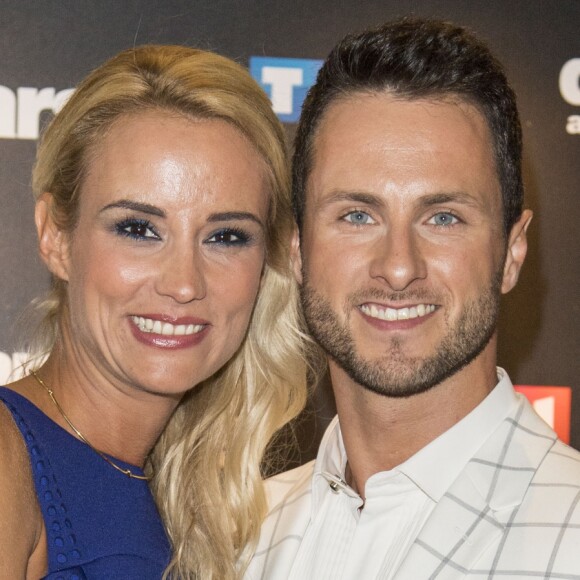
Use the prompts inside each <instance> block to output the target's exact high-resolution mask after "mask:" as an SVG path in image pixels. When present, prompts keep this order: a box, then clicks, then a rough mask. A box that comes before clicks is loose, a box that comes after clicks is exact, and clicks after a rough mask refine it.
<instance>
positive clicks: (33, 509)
mask: <svg viewBox="0 0 580 580" xmlns="http://www.w3.org/2000/svg"><path fill="white" fill-rule="evenodd" d="M43 534H44V526H43V521H42V514H41V512H40V508H39V506H38V501H37V499H36V493H35V489H34V481H33V479H32V473H31V469H30V461H29V458H28V452H27V450H26V445H25V443H24V440H23V438H22V435H21V433H20V431H19V429H18V427H17V426H16V424H15V423H14V420H13V418H12V414H11V413H10V411H9V410H8V409H7V408H6V407H5V406H4V405H3V404H2V403H0V577H1V578H27V577H31V570H30V567H31V563H32V564H33V563H34V561H36V560H37V559H38V556H37V555H38V553H39V551H40V552H43V551H44V550H45V548H44V546H40V540H41V537H42V536H43ZM39 548H40V550H39ZM41 567H42V566H41Z"/></svg>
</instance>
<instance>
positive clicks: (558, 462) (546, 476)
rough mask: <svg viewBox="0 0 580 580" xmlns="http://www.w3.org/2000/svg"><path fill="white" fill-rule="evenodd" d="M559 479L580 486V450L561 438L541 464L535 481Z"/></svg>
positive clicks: (563, 482) (558, 480)
mask: <svg viewBox="0 0 580 580" xmlns="http://www.w3.org/2000/svg"><path fill="white" fill-rule="evenodd" d="M542 480H546V481H545V483H548V482H550V481H557V482H558V483H559V484H563V485H566V484H567V485H573V486H576V487H578V488H580V452H579V451H577V450H576V449H573V448H572V447H570V446H569V445H566V444H565V443H563V442H562V441H560V440H559V439H558V440H556V441H555V442H554V445H553V446H552V447H551V449H550V450H549V451H548V453H547V454H546V457H545V458H544V461H543V462H542V464H541V465H540V466H539V468H538V471H537V474H536V477H535V478H534V482H535V483H541V482H542Z"/></svg>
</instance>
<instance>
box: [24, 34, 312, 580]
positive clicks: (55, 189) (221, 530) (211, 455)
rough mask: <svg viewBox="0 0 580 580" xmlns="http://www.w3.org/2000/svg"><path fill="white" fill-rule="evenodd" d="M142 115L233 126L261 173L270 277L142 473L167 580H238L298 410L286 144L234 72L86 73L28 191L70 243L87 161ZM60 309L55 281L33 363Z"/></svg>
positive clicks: (176, 51)
mask: <svg viewBox="0 0 580 580" xmlns="http://www.w3.org/2000/svg"><path fill="white" fill-rule="evenodd" d="M151 109H153V110H155V109H158V110H163V111H169V112H173V113H177V114H181V115H184V116H186V117H188V118H194V119H220V120H225V121H226V122H228V123H231V124H232V125H233V126H235V127H236V128H237V129H238V130H239V131H241V132H242V133H243V134H244V135H245V137H246V138H247V140H248V141H249V142H250V143H251V144H252V145H253V147H254V148H255V149H256V151H257V152H258V153H259V154H260V156H261V157H262V158H263V160H264V161H265V164H266V166H267V172H268V179H269V184H270V192H271V198H270V207H269V218H268V224H267V228H266V230H267V232H266V240H267V242H266V245H267V251H266V264H265V267H264V272H263V278H262V283H261V289H260V292H259V295H258V298H257V302H256V305H255V307H254V311H253V314H252V318H251V321H250V327H249V329H248V332H247V335H246V337H245V339H244V341H243V343H242V345H241V346H240V348H239V350H238V351H237V353H236V354H235V355H234V357H233V358H232V359H231V360H230V361H229V362H228V363H227V364H226V365H225V366H224V367H223V368H222V369H220V370H219V371H218V372H217V374H215V375H214V376H213V377H211V378H210V379H208V380H206V381H205V382H204V383H203V384H201V385H198V386H197V387H196V388H194V389H192V390H191V391H190V392H189V393H188V394H187V395H186V396H185V397H184V399H183V400H182V402H181V403H180V405H179V406H178V408H177V409H176V411H175V413H174V414H173V416H172V418H171V420H170V421H169V423H168V425H167V427H166V429H165V430H164V432H163V434H162V435H161V437H160V439H159V441H158V442H157V443H156V445H155V447H154V449H153V451H152V453H151V455H150V457H149V460H148V463H147V465H146V470H147V471H148V472H149V473H151V474H154V476H153V479H152V481H151V488H152V491H153V493H154V496H155V498H156V501H157V504H158V506H159V509H160V511H161V514H162V516H163V519H164V521H165V524H166V527H167V530H168V534H169V537H170V540H171V543H172V546H173V550H174V552H173V559H172V560H171V563H170V565H169V568H168V570H167V572H166V575H167V576H171V577H175V578H203V579H204V580H205V579H210V578H213V579H219V580H226V579H230V578H236V577H238V576H240V575H241V573H242V572H243V570H244V568H245V566H246V565H247V563H248V561H249V558H250V556H251V554H252V551H253V549H254V547H255V544H256V541H257V537H258V534H259V529H260V524H261V521H262V519H263V516H264V515H265V513H266V500H265V494H264V490H263V485H262V477H261V471H260V465H261V462H262V460H263V457H264V452H265V449H266V447H267V445H268V442H269V441H270V440H271V439H272V437H273V436H274V434H275V433H276V432H277V431H278V430H279V429H280V428H281V427H282V426H283V425H284V424H286V423H287V422H288V421H289V420H291V419H292V418H294V417H295V416H296V415H297V414H298V412H299V411H300V410H301V409H302V408H303V406H304V403H305V398H306V381H305V375H306V372H305V362H304V361H305V358H306V357H305V355H304V352H303V348H304V347H303V344H304V343H303V337H302V334H301V332H300V324H299V313H298V308H297V289H296V285H295V283H294V280H293V277H292V275H291V271H290V261H289V240H290V236H291V232H292V229H293V220H292V212H291V203H290V197H289V195H290V194H289V189H290V188H289V177H288V166H287V156H286V148H285V138H284V132H283V129H282V127H281V125H280V123H279V121H278V120H277V118H276V116H275V115H274V113H273V112H272V109H271V105H270V102H269V100H268V98H267V96H266V95H265V94H264V93H263V92H262V90H261V89H260V88H259V86H258V85H257V83H256V82H255V81H254V80H253V79H252V78H251V76H250V75H249V73H248V71H247V70H246V69H245V68H244V67H242V66H240V65H238V64H236V63H235V62H233V61H231V60H229V59H227V58H225V57H222V56H219V55H216V54H214V53H210V52H205V51H201V50H196V49H192V48H187V47H180V46H154V45H151V46H142V47H138V48H134V49H131V50H127V51H124V52H122V53H120V54H119V55H117V56H116V57H114V58H112V59H111V60H110V61H108V62H106V63H105V64H104V65H102V66H101V67H99V68H98V69H96V70H95V71H93V72H92V73H91V74H90V75H89V76H88V77H87V78H86V79H85V80H84V81H83V82H82V83H81V84H80V85H79V87H78V88H77V90H76V91H75V93H74V94H73V96H72V97H71V99H70V100H69V101H68V103H67V104H66V105H65V106H64V108H63V109H62V111H61V112H60V113H59V114H58V115H57V116H56V117H55V118H54V120H53V121H52V123H51V124H50V125H49V127H48V128H47V130H46V132H45V133H44V135H43V138H42V141H41V143H40V145H39V149H38V156H37V162H36V166H35V169H34V175H33V189H34V192H35V195H36V196H39V195H40V194H41V193H43V192H50V193H51V194H52V196H53V199H54V203H53V212H54V216H53V217H54V219H55V220H56V222H57V223H58V224H59V227H61V228H62V229H63V230H65V231H72V230H73V229H74V227H75V223H76V219H77V210H78V200H79V195H81V194H82V193H81V192H82V183H83V177H84V175H85V174H86V171H87V166H88V165H89V164H90V153H91V150H92V148H94V147H95V145H96V144H97V143H98V141H99V139H101V138H102V136H103V135H104V134H105V133H106V131H107V130H108V129H109V128H110V127H111V125H112V123H113V122H114V121H115V120H116V119H118V118H119V117H120V116H121V115H126V114H138V113H139V112H140V111H144V110H151ZM65 303H66V283H65V282H63V281H62V280H58V279H55V280H53V287H52V291H51V294H50V296H49V297H48V298H47V300H45V301H44V302H43V304H42V306H43V314H44V324H43V327H42V329H43V330H42V331H41V332H40V333H39V336H40V339H39V341H38V342H37V344H36V346H35V350H36V351H37V352H39V351H42V352H45V353H46V352H47V351H49V350H50V349H51V348H52V346H53V345H54V342H55V340H56V338H57V337H58V333H59V320H60V317H61V316H62V312H63V306H64V305H65Z"/></svg>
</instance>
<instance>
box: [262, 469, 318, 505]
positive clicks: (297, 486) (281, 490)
mask: <svg viewBox="0 0 580 580" xmlns="http://www.w3.org/2000/svg"><path fill="white" fill-rule="evenodd" d="M313 473H314V460H312V461H310V462H308V463H305V464H304V465H301V466H300V467H296V468H294V469H291V470H289V471H284V472H283V473H279V474H278V475H274V476H273V477H270V478H269V479H267V480H266V482H265V486H266V496H267V498H268V505H269V511H272V510H275V509H276V507H277V506H279V505H280V504H287V503H289V502H292V501H293V500H295V499H298V498H299V497H301V496H302V495H304V494H305V493H306V492H309V491H310V487H311V483H312V474H313Z"/></svg>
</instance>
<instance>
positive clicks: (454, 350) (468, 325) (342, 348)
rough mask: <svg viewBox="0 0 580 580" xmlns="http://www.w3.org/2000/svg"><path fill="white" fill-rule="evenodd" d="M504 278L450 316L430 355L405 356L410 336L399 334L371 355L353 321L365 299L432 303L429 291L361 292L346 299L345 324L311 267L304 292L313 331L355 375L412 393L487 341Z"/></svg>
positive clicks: (365, 382) (390, 391)
mask: <svg viewBox="0 0 580 580" xmlns="http://www.w3.org/2000/svg"><path fill="white" fill-rule="evenodd" d="M501 280H502V271H501V270H500V271H498V272H497V273H496V275H495V276H494V277H493V279H492V282H491V284H490V286H489V288H487V289H486V290H485V291H483V292H482V293H481V294H480V295H479V296H478V297H477V298H476V299H475V300H472V301H471V302H468V303H467V304H465V305H464V307H463V310H462V312H461V314H460V316H459V318H458V320H457V321H456V322H454V323H452V322H451V321H450V320H449V317H448V316H446V317H445V322H444V323H445V326H446V328H447V331H446V333H445V334H444V336H443V338H442V339H441V340H440V343H439V346H438V347H437V348H436V351H435V353H433V354H432V355H431V356H427V357H424V358H421V357H411V356H407V355H405V352H404V349H405V344H404V343H405V342H406V341H404V340H402V339H400V338H397V337H394V338H389V339H388V340H387V342H386V343H385V350H384V353H383V354H382V355H380V356H379V357H377V358H374V359H366V358H365V357H364V355H363V354H361V353H359V352H357V350H356V346H355V342H354V339H353V337H352V335H351V332H350V329H349V326H348V322H349V320H350V316H351V314H352V313H353V312H354V309H356V308H357V305H359V304H361V303H362V302H364V301H365V299H366V300H370V299H371V298H374V299H378V300H383V301H386V302H393V301H402V300H405V301H406V302H409V301H410V300H413V301H416V302H418V303H421V302H423V303H426V302H429V303H430V302H431V301H430V300H425V298H427V295H426V293H424V292H400V293H387V292H382V291H376V290H374V291H373V290H371V291H363V292H358V293H355V294H353V295H351V296H349V297H348V298H347V300H346V304H345V317H346V318H345V320H346V322H345V324H341V322H340V320H339V317H338V316H337V313H336V312H335V311H334V310H333V309H332V307H331V305H330V303H329V302H328V301H327V300H326V299H325V298H323V297H322V296H321V295H320V294H318V293H317V292H316V291H315V290H314V289H313V288H312V287H311V286H310V285H309V283H308V278H307V276H306V275H305V272H303V284H302V286H301V288H300V294H301V299H302V306H303V309H304V316H305V318H306V323H307V325H308V328H309V330H310V333H311V334H312V336H313V337H314V339H315V340H316V341H317V342H318V344H319V345H320V346H321V347H322V348H323V349H324V351H326V354H327V355H328V356H329V357H330V358H331V359H332V360H334V362H335V363H336V364H337V365H338V366H340V367H341V368H342V369H343V370H344V371H345V372H346V373H347V374H348V375H349V376H350V378H351V379H352V380H354V381H355V382H356V383H358V384H359V385H361V386H363V387H364V388H366V389H368V390H370V391H373V392H375V393H378V394H380V395H384V396H389V397H409V396H411V395H416V394H419V393H423V392H425V391H427V390H429V389H430V388H432V387H434V386H435V385H438V384H439V383H441V382H442V381H444V380H445V379H447V378H449V377H451V376H452V375H454V374H455V373H456V372H457V371H459V370H461V369H462V368H463V367H465V366H466V365H468V364H469V363H470V362H471V361H472V360H473V359H475V358H476V357H477V355H479V354H480V353H481V351H482V350H483V349H484V348H485V347H486V346H487V344H488V343H489V341H490V339H491V337H492V336H493V334H494V332H495V329H496V326H497V319H498V314H499V301H500V294H501V292H500V288H501ZM363 297H364V298H363Z"/></svg>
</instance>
